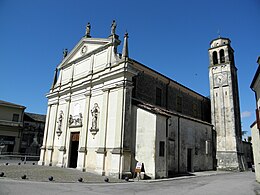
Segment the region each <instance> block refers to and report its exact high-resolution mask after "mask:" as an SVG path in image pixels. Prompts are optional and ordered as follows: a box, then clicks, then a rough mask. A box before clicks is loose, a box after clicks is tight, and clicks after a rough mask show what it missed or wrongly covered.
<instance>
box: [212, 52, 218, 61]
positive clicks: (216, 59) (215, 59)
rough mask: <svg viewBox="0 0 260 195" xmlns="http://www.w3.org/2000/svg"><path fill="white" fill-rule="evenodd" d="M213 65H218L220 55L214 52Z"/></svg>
mask: <svg viewBox="0 0 260 195" xmlns="http://www.w3.org/2000/svg"><path fill="white" fill-rule="evenodd" d="M212 57H213V64H218V54H217V52H216V51H214V52H213V55H212Z"/></svg>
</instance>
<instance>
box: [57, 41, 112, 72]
mask: <svg viewBox="0 0 260 195" xmlns="http://www.w3.org/2000/svg"><path fill="white" fill-rule="evenodd" d="M110 43H112V39H101V38H86V37H83V38H82V39H81V40H80V41H79V42H78V44H77V45H76V46H75V47H74V48H73V49H72V50H71V51H70V52H69V53H68V55H67V56H66V57H65V58H64V59H63V60H62V62H61V63H60V64H59V66H58V68H59V69H60V68H61V67H63V66H65V65H66V64H69V63H71V62H73V61H75V60H78V59H81V58H83V57H84V56H86V55H88V54H91V53H93V52H95V51H97V50H102V48H105V46H106V45H108V44H110Z"/></svg>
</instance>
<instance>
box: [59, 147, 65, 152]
mask: <svg viewBox="0 0 260 195" xmlns="http://www.w3.org/2000/svg"><path fill="white" fill-rule="evenodd" d="M58 150H59V151H60V152H66V147H65V146H61V147H60V148H59V149H58Z"/></svg>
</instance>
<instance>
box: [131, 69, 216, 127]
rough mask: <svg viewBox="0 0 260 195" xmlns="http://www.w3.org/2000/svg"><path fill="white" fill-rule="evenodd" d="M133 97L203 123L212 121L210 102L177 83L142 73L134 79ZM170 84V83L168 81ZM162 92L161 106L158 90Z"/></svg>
mask: <svg viewBox="0 0 260 195" xmlns="http://www.w3.org/2000/svg"><path fill="white" fill-rule="evenodd" d="M134 82H135V83H134V86H135V87H134V89H133V90H134V91H133V96H134V98H137V99H139V100H142V101H145V102H147V103H149V104H153V105H158V106H160V107H162V108H166V109H169V110H170V111H175V112H179V113H182V114H184V115H188V116H191V117H194V118H197V119H200V120H203V121H207V122H211V121H210V101H209V99H207V98H204V97H202V96H199V95H191V94H194V92H192V91H190V90H189V89H187V88H184V87H183V86H180V85H178V84H176V83H173V82H170V84H169V83H166V82H165V81H164V82H163V81H161V80H160V79H159V78H156V77H153V76H150V75H148V74H146V73H144V72H140V73H139V74H138V75H137V76H136V77H135V78H134ZM168 82H169V81H168ZM157 89H159V91H161V100H160V103H159V104H160V105H159V104H158V102H157V101H158V100H157V99H158V95H157V94H156V90H157Z"/></svg>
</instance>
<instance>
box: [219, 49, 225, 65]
mask: <svg viewBox="0 0 260 195" xmlns="http://www.w3.org/2000/svg"><path fill="white" fill-rule="evenodd" d="M219 56H220V63H224V62H225V54H224V49H221V50H220V51H219Z"/></svg>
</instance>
